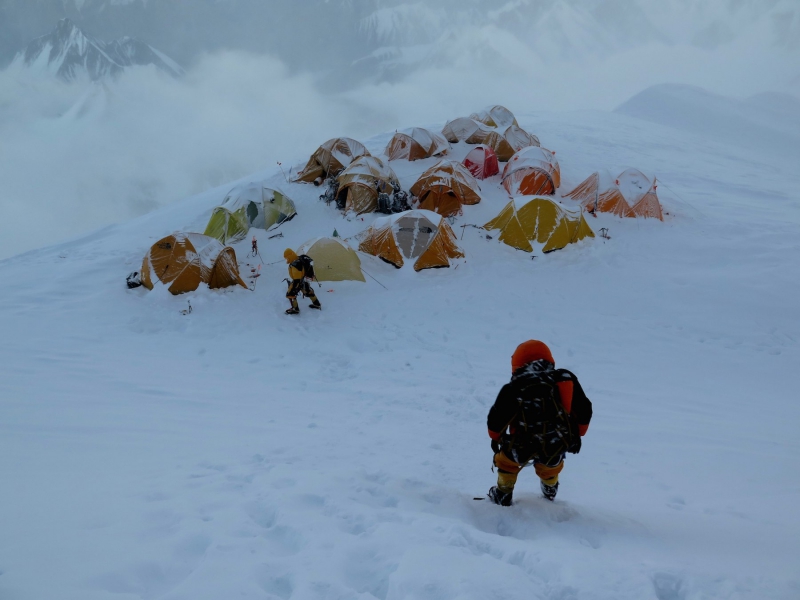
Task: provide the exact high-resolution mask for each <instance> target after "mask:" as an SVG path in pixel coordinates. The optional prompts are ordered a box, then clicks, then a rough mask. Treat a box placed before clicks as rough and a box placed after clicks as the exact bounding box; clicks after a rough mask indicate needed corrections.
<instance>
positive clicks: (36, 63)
mask: <svg viewBox="0 0 800 600" xmlns="http://www.w3.org/2000/svg"><path fill="white" fill-rule="evenodd" d="M14 63H15V65H16V66H20V67H26V68H30V69H32V70H34V71H40V72H45V73H51V74H53V75H55V76H56V77H58V78H60V79H63V80H65V81H72V80H74V79H78V78H80V77H84V76H85V77H88V78H89V79H91V80H92V81H96V80H99V79H103V78H105V77H108V76H113V75H119V74H120V73H122V72H123V71H124V70H125V69H126V68H128V67H133V66H145V65H154V66H155V67H157V68H158V69H160V70H162V71H164V72H166V73H169V74H170V75H172V76H174V77H177V76H179V75H182V74H183V69H182V68H181V67H180V66H179V65H178V64H177V63H175V61H173V60H172V59H170V58H169V57H168V56H165V55H164V54H162V53H161V52H159V51H158V50H156V49H155V48H152V47H150V46H148V45H147V44H145V43H143V42H140V41H139V40H137V39H134V38H130V37H123V38H120V39H118V40H114V41H112V42H103V41H101V40H97V39H94V38H91V37H88V36H86V35H85V34H84V33H83V32H82V31H81V30H80V29H79V28H78V27H77V26H76V25H75V24H74V23H73V22H72V21H70V20H69V19H67V18H64V19H61V20H60V21H59V22H58V24H57V25H56V28H55V29H54V30H53V31H52V32H51V33H49V34H48V35H44V36H42V37H39V38H36V39H35V40H33V41H32V42H31V43H30V44H28V45H27V47H26V48H25V50H23V51H22V52H20V53H18V54H17V56H16V57H15V58H14Z"/></svg>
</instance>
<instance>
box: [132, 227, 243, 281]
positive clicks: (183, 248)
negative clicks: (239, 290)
mask: <svg viewBox="0 0 800 600" xmlns="http://www.w3.org/2000/svg"><path fill="white" fill-rule="evenodd" d="M141 272H142V285H144V286H145V287H146V288H148V289H150V290H152V289H153V285H154V282H155V281H161V282H162V283H163V284H165V285H166V284H170V285H169V291H170V293H172V294H175V295H178V294H183V293H185V292H192V291H194V290H196V289H197V288H198V287H200V284H201V283H207V284H208V287H209V288H211V289H217V288H225V287H229V286H231V285H241V286H242V287H245V288H246V287H247V286H246V285H245V283H244V281H242V278H241V277H240V276H239V265H238V263H237V262H236V252H234V250H233V248H231V247H229V246H223V245H222V244H221V243H220V242H219V240H217V239H215V238H212V237H209V236H207V235H201V234H199V233H174V234H172V235H168V236H167V237H165V238H162V239H160V240H158V241H157V242H156V243H155V244H153V245H152V246H151V247H150V250H148V251H147V254H145V256H144V259H143V260H142V271H141Z"/></svg>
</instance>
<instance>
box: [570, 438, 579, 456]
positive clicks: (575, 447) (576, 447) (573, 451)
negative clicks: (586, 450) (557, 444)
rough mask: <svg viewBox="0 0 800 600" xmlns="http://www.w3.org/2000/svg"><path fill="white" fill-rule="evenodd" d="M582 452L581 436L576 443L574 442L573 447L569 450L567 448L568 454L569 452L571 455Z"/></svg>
mask: <svg viewBox="0 0 800 600" xmlns="http://www.w3.org/2000/svg"><path fill="white" fill-rule="evenodd" d="M580 451H581V438H580V436H578V437H577V439H576V440H575V441H574V442H572V445H571V446H570V447H569V448H567V452H569V453H570V454H578V453H579V452H580Z"/></svg>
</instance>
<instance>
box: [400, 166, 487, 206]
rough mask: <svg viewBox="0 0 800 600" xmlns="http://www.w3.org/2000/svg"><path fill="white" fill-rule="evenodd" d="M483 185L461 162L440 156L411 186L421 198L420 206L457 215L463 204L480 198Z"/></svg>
mask: <svg viewBox="0 0 800 600" xmlns="http://www.w3.org/2000/svg"><path fill="white" fill-rule="evenodd" d="M480 189H481V188H480V186H479V185H478V182H477V181H476V180H475V178H474V177H473V176H472V174H471V173H470V172H469V170H468V169H467V168H466V167H465V166H464V165H462V164H461V163H457V162H453V161H451V160H440V161H439V162H438V163H436V164H435V165H433V166H432V167H431V168H430V169H428V170H427V171H425V172H424V173H423V174H422V175H420V177H419V179H417V181H416V183H414V185H412V186H411V193H412V194H413V195H414V196H416V197H417V198H419V208H420V209H423V210H430V211H433V212H435V213H438V214H440V215H442V216H443V217H450V216H453V215H457V214H458V213H459V212H460V211H461V206H462V205H464V204H477V203H478V202H480V201H481V196H480Z"/></svg>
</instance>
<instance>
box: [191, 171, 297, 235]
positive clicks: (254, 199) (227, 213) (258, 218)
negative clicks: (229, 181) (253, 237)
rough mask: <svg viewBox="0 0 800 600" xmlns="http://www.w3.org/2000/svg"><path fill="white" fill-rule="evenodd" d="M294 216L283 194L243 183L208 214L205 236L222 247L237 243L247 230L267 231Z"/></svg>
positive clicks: (265, 187)
mask: <svg viewBox="0 0 800 600" xmlns="http://www.w3.org/2000/svg"><path fill="white" fill-rule="evenodd" d="M296 214H297V209H296V208H295V205H294V202H293V201H292V200H291V198H289V197H288V196H286V194H284V193H283V192H281V191H279V190H275V189H273V188H270V187H267V186H265V185H263V184H261V183H253V182H250V183H246V184H244V185H238V186H236V187H235V188H233V189H232V190H231V191H230V192H228V194H227V195H226V196H225V199H224V200H223V201H222V204H221V205H220V206H217V207H216V208H215V209H214V210H213V211H212V213H211V218H210V219H209V220H208V225H206V230H205V232H204V234H205V235H209V236H211V237H213V238H216V239H218V240H219V241H220V242H222V243H223V244H228V243H233V242H238V241H239V240H242V239H244V238H245V236H246V235H247V232H248V230H249V229H250V227H257V228H259V229H269V228H270V227H272V226H273V225H276V224H278V223H283V222H284V221H289V220H291V219H292V218H294V216H295V215H296Z"/></svg>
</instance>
